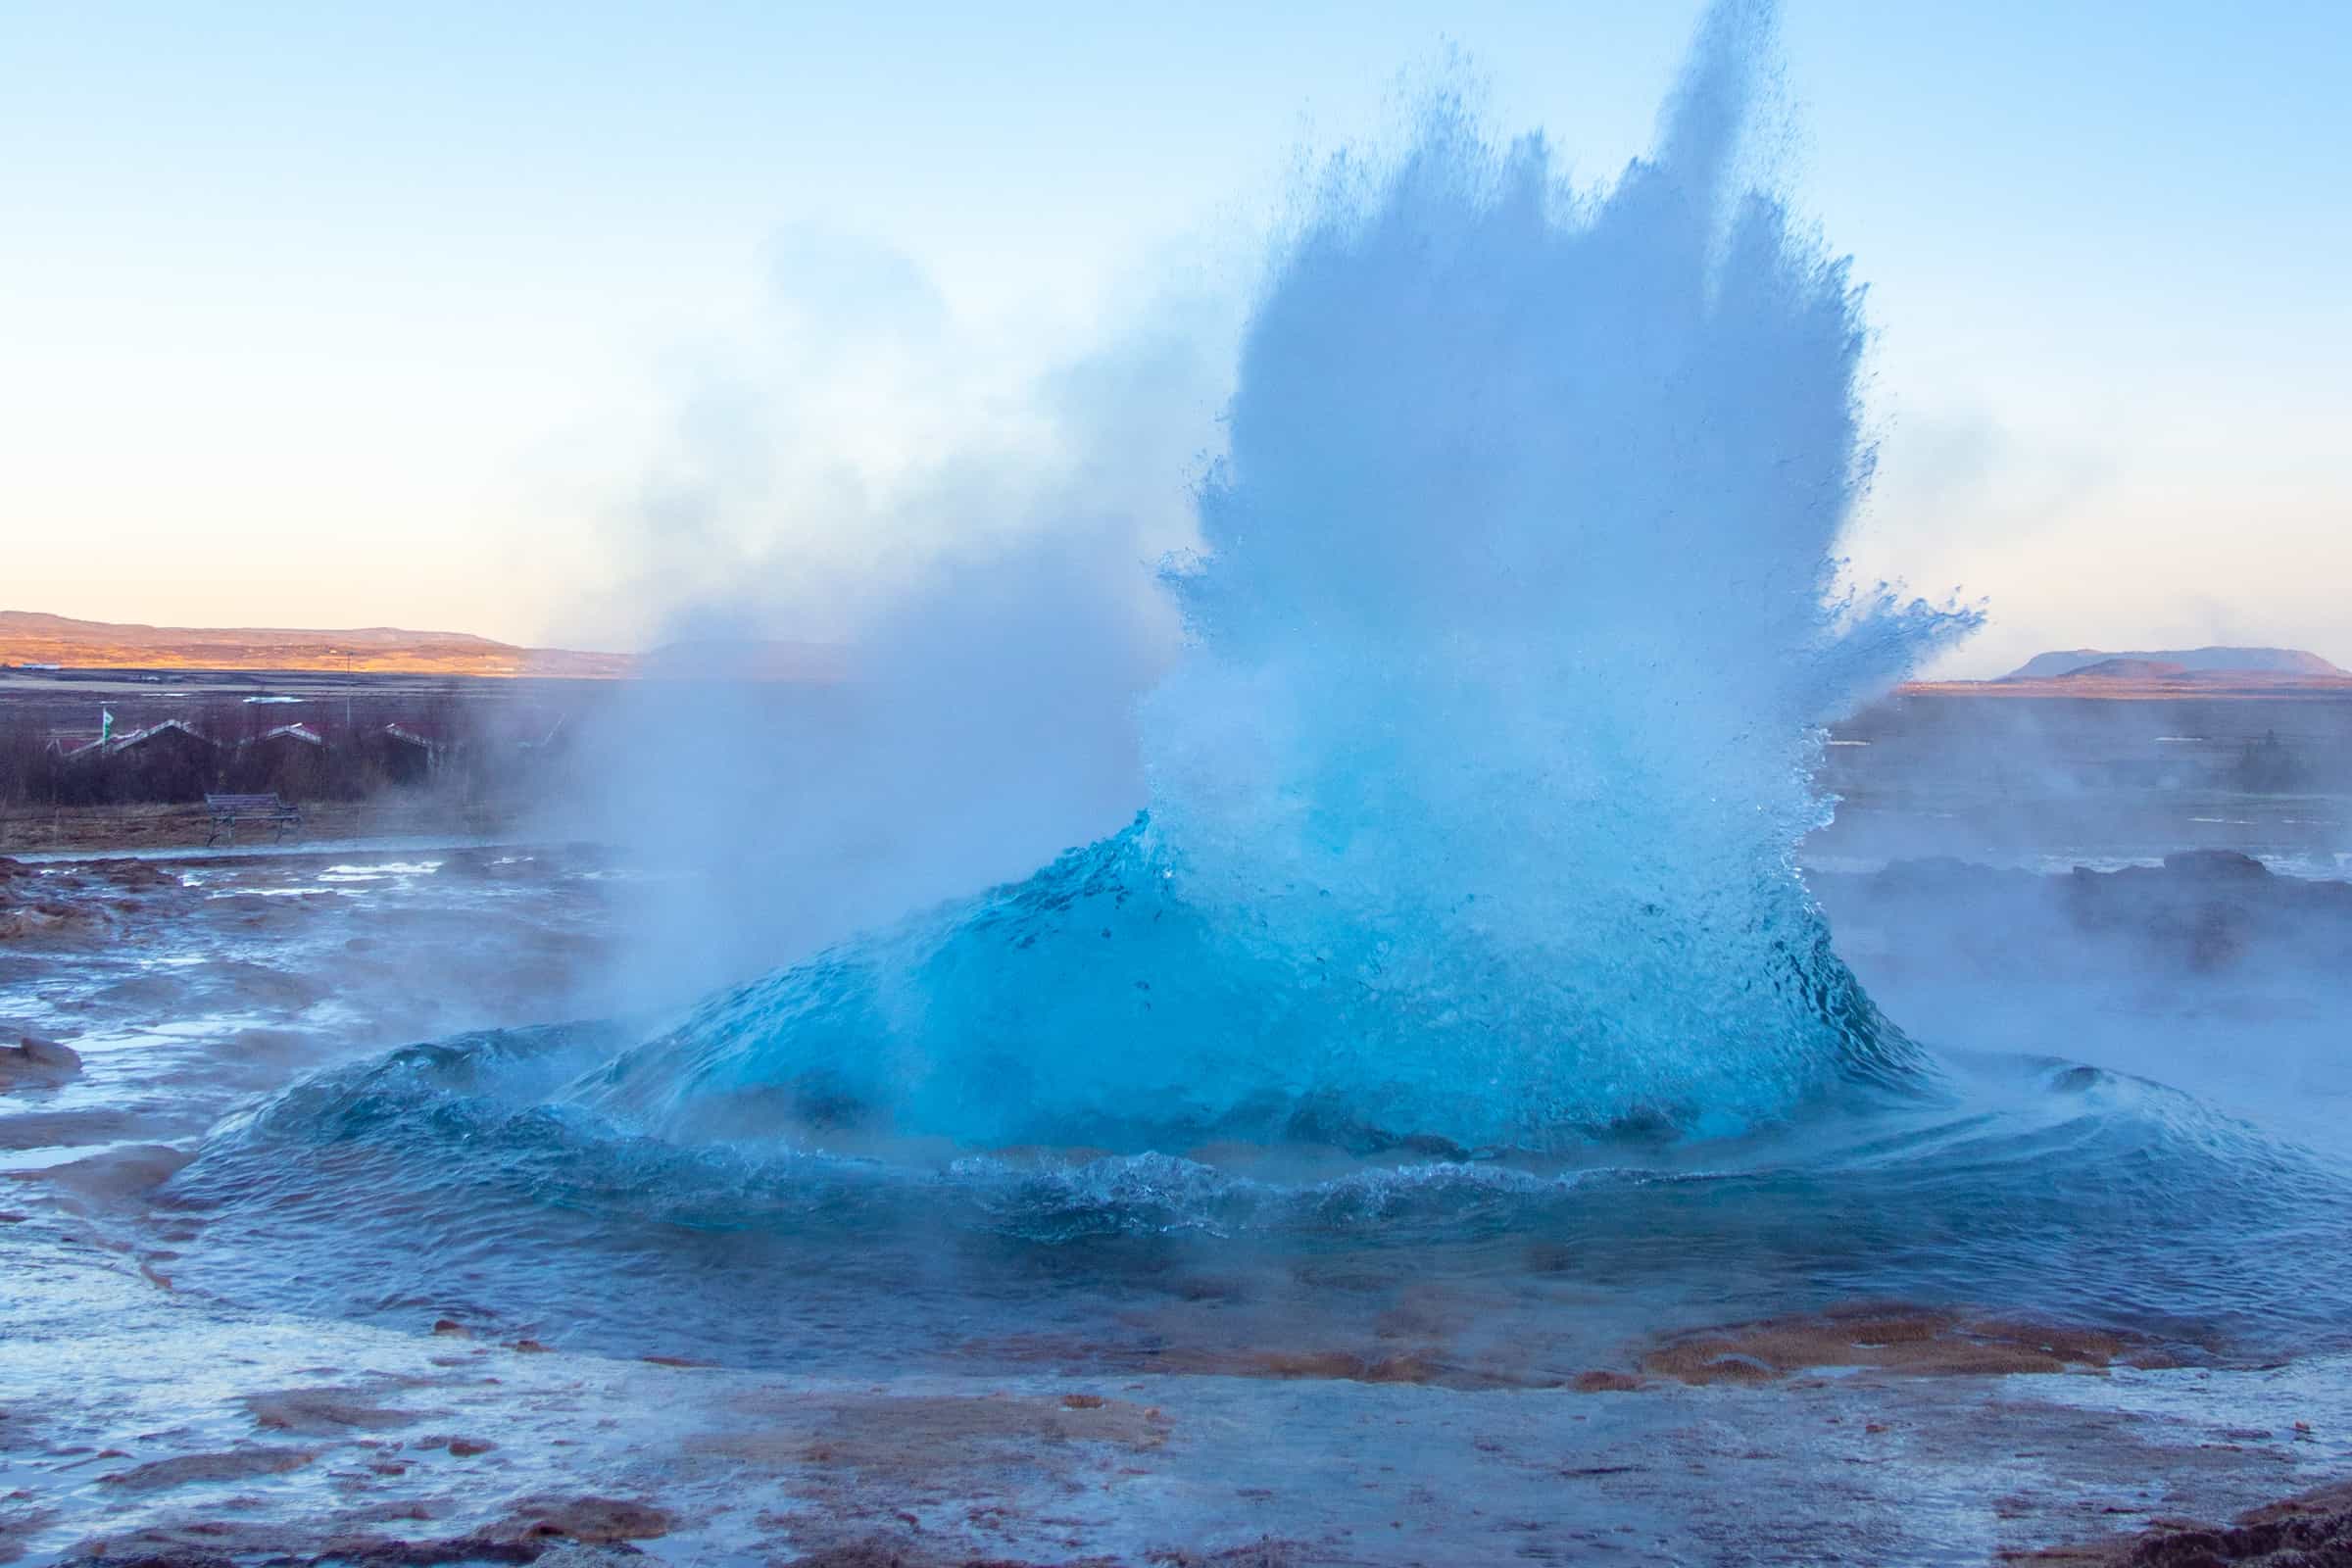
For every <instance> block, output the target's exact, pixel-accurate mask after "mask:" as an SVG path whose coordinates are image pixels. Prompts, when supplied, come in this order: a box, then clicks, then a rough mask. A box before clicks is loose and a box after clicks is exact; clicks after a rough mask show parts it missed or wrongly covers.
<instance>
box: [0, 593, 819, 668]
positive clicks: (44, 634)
mask: <svg viewBox="0 0 2352 1568" xmlns="http://www.w3.org/2000/svg"><path fill="white" fill-rule="evenodd" d="M11 664H17V665H23V664H56V665H58V666H60V667H62V668H66V669H188V670H279V671H296V670H312V671H320V672H325V673H338V672H340V671H343V670H345V669H349V670H351V671H353V672H354V673H367V674H376V675H489V676H499V675H537V676H543V677H564V678H570V679H586V680H612V679H618V678H620V677H623V676H633V675H634V676H645V677H648V678H652V679H680V680H752V681H820V682H829V681H835V680H840V679H842V678H844V676H845V674H846V660H845V657H844V655H843V653H842V651H841V650H840V649H838V648H833V647H830V646H827V645H825V644H822V643H803V642H785V641H776V640H768V639H760V638H726V639H709V640H703V641H692V642H678V643H670V644H666V645H664V646H662V647H661V648H657V649H655V650H654V651H653V652H651V653H649V654H645V655H642V656H639V655H631V654H598V653H583V652H580V651H578V650H575V649H569V648H520V647H517V646H515V644H513V643H502V642H498V641H495V640H493V639H491V638H488V637H477V636H475V635H473V634H472V633H471V632H463V631H408V630H405V629H403V628H401V627H398V626H356V627H349V628H346V629H343V630H334V631H325V630H304V629H297V628H292V627H279V626H214V627H205V626H142V625H132V624H121V623H117V622H113V621H104V620H75V619H73V617H72V616H69V615H50V614H43V613H38V612H35V611H29V610H0V666H6V665H11Z"/></svg>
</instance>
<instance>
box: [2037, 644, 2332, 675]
mask: <svg viewBox="0 0 2352 1568" xmlns="http://www.w3.org/2000/svg"><path fill="white" fill-rule="evenodd" d="M2209 674H2213V675H2310V676H2318V677H2320V678H2322V679H2343V678H2345V677H2346V675H2347V671H2345V670H2343V669H2340V668H2338V667H2337V666H2336V665H2334V664H2331V663H2329V662H2327V660H2325V659H2322V658H2321V657H2320V656H2319V655H2317V654H2312V653H2305V652H2304V651H2303V650H2301V649H2298V648H2188V649H2170V650H2166V651H2163V652H2160V653H2130V654H2109V653H2102V652H2101V651H2099V650H2098V649H2096V648H2075V649H2069V650H2066V651H2064V652H2060V653H2050V654H2036V655H2034V657H2033V658H2032V659H2029V660H2027V661H2026V662H2024V663H2023V664H2021V665H2019V666H2018V667H2017V668H2015V669H2013V670H2011V671H2010V672H2009V673H2008V674H2006V675H2003V676H2001V677H2000V678H2001V679H2003V680H2051V679H2055V678H2057V677H2060V676H2066V675H2082V676H2092V677H2100V676H2105V677H2113V678H2119V679H2133V680H2147V679H2153V678H2162V677H2167V676H2169V677H2173V678H2179V677H2181V676H2190V677H2194V676H2198V675H2209Z"/></svg>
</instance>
